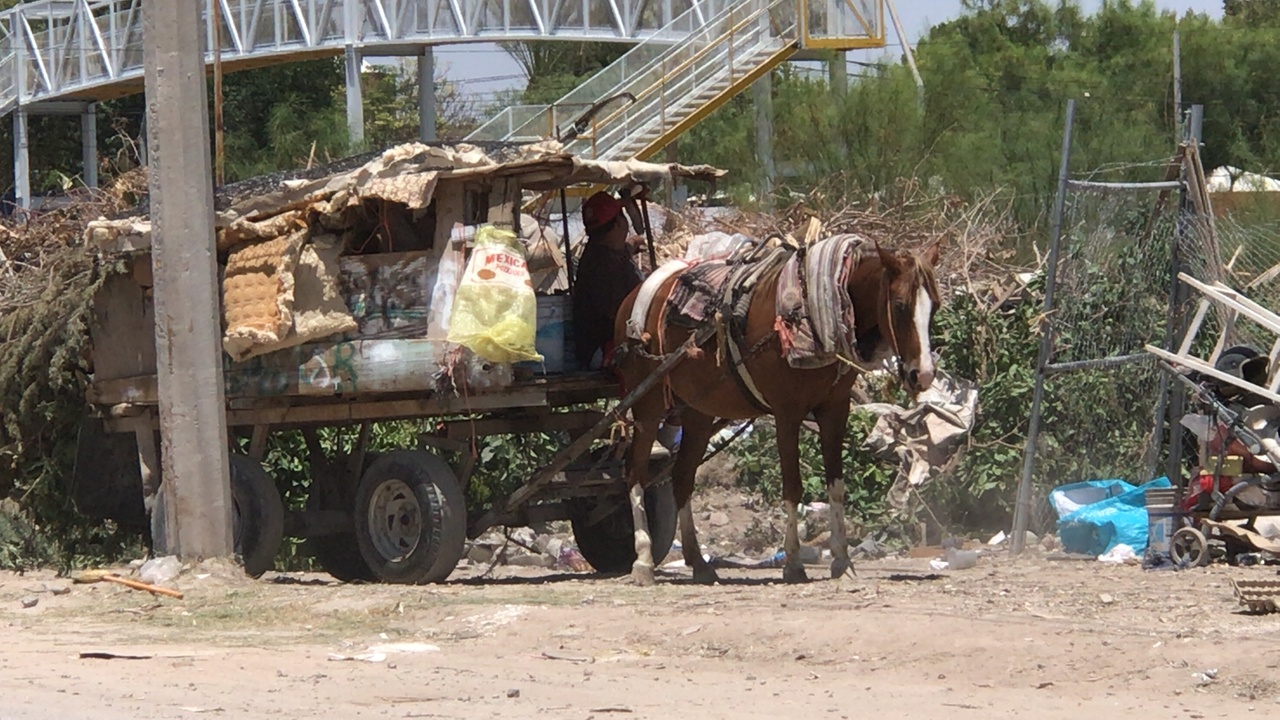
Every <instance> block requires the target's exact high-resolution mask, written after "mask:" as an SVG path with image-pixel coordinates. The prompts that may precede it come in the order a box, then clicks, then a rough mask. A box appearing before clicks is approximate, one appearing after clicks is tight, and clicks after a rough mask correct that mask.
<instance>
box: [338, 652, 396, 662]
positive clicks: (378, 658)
mask: <svg viewBox="0 0 1280 720" xmlns="http://www.w3.org/2000/svg"><path fill="white" fill-rule="evenodd" d="M329 659H330V660H359V661H360V662H371V663H380V662H383V661H385V660H386V659H387V654H386V653H373V652H366V653H358V654H356V655H342V654H340V653H329Z"/></svg>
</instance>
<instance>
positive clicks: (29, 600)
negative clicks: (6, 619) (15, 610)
mask: <svg viewBox="0 0 1280 720" xmlns="http://www.w3.org/2000/svg"><path fill="white" fill-rule="evenodd" d="M39 604H40V598H38V597H36V596H35V595H28V596H26V597H24V598H22V609H24V610H29V609H31V608H33V607H35V606H36V605H39Z"/></svg>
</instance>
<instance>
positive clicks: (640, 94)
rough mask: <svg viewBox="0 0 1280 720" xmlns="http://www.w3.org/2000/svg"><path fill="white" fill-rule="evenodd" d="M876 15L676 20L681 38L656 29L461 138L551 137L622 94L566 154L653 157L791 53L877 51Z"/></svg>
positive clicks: (748, 12) (749, 8)
mask: <svg viewBox="0 0 1280 720" xmlns="http://www.w3.org/2000/svg"><path fill="white" fill-rule="evenodd" d="M883 6H884V3H883V0H738V1H737V2H728V3H725V4H724V7H723V8H722V10H721V12H720V13H719V14H717V15H716V16H715V17H713V18H710V19H702V20H701V22H700V23H699V25H698V26H696V27H695V26H693V25H692V24H691V23H690V18H689V17H686V16H681V17H678V18H676V19H675V20H674V21H673V24H678V25H677V27H675V28H673V29H672V34H679V35H683V36H684V39H683V40H681V41H680V42H678V43H676V44H674V45H669V46H667V47H661V46H660V45H659V42H658V40H657V38H658V37H660V36H663V35H664V31H665V29H664V31H659V32H658V33H655V36H654V38H653V39H651V40H650V41H646V42H643V43H641V44H639V45H637V46H636V47H634V48H632V50H631V51H629V52H628V53H626V54H625V55H624V56H623V57H622V58H620V59H619V60H618V61H617V62H615V63H614V64H612V65H610V66H609V67H607V68H605V69H604V70H602V71H600V72H599V73H598V74H596V75H595V76H593V77H591V78H590V79H588V80H587V81H586V82H585V83H583V85H581V86H579V87H578V88H575V89H574V90H573V91H572V92H570V93H569V94H567V95H565V96H564V97H563V98H561V99H560V100H558V101H556V102H555V103H553V104H552V105H545V106H530V105H517V106H513V107H509V108H505V109H504V110H502V111H501V112H499V113H498V114H497V115H496V116H494V117H493V118H492V119H491V120H489V121H488V122H486V123H485V124H484V125H482V126H481V127H480V128H478V129H477V130H476V131H475V132H473V133H472V134H471V135H470V136H469V137H468V139H469V140H473V141H479V140H506V141H510V142H533V141H536V140H541V139H544V138H550V137H558V136H559V135H560V133H563V132H564V131H565V130H566V128H567V127H568V126H569V125H570V124H571V123H572V122H573V121H574V120H576V119H577V118H578V117H580V116H581V115H582V113H583V112H584V111H585V110H586V109H587V108H590V107H592V106H594V105H595V104H596V103H598V102H599V101H600V100H601V99H603V98H610V97H616V96H619V95H622V94H624V93H625V94H629V95H631V96H633V97H634V98H635V99H634V102H632V103H631V104H629V105H625V106H618V105H613V104H611V105H610V106H609V107H608V108H605V109H604V110H602V111H601V112H599V113H598V114H597V116H596V117H595V118H593V119H592V120H591V122H590V124H589V129H588V130H587V131H586V132H583V133H580V134H579V135H578V136H577V137H576V138H574V139H573V141H572V142H569V143H568V148H567V149H569V150H570V151H572V152H575V153H580V154H582V155H585V156H588V157H595V158H600V159H615V158H623V157H627V158H630V157H636V156H637V155H640V154H645V153H648V152H652V151H656V150H657V149H658V148H659V147H660V145H661V144H663V143H665V140H666V139H667V137H668V136H670V135H675V134H678V133H679V131H680V130H682V129H683V127H684V126H685V125H687V124H688V123H689V121H690V119H691V118H693V119H696V118H697V117H700V116H701V115H703V114H705V113H706V112H709V111H710V110H711V109H714V107H715V106H717V105H718V104H719V103H720V102H722V101H723V100H724V99H726V98H727V97H728V96H730V95H732V94H733V92H732V91H735V90H740V89H741V87H739V86H740V85H742V84H743V83H745V82H748V81H753V80H754V79H756V77H758V76H759V75H761V74H763V72H766V71H767V70H768V69H770V68H772V67H773V66H774V65H776V64H777V63H778V62H780V61H781V60H783V59H785V57H786V56H788V55H790V54H791V53H793V52H794V51H795V50H797V49H799V48H801V47H804V46H806V45H812V46H816V47H832V48H852V47H882V46H883V45H884V22H883V16H884V13H883ZM619 105H621V104H620V103H619Z"/></svg>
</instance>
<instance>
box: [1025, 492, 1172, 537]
mask: <svg viewBox="0 0 1280 720" xmlns="http://www.w3.org/2000/svg"><path fill="white" fill-rule="evenodd" d="M1167 487H1170V484H1169V479H1168V478H1164V477H1162V478H1156V479H1155V480H1152V481H1151V482H1148V483H1145V484H1143V485H1139V486H1134V485H1131V484H1129V483H1127V482H1125V481H1123V480H1090V481H1088V482H1080V483H1072V484H1070V485H1063V486H1061V487H1059V488H1055V489H1054V490H1053V492H1051V493H1049V501H1050V503H1052V505H1053V507H1054V509H1055V510H1057V511H1058V537H1059V538H1061V540H1062V547H1063V549H1065V550H1066V551H1067V552H1073V553H1082V554H1086V555H1102V554H1103V553H1105V552H1107V551H1109V550H1111V549H1112V548H1114V547H1115V546H1117V545H1120V544H1124V545H1128V546H1129V547H1131V548H1133V551H1134V552H1135V553H1137V554H1138V555H1139V556H1141V555H1142V554H1143V553H1145V552H1146V550H1147V488H1167Z"/></svg>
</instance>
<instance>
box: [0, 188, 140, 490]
mask: <svg viewBox="0 0 1280 720" xmlns="http://www.w3.org/2000/svg"><path fill="white" fill-rule="evenodd" d="M139 177H142V180H141V182H145V175H141V174H140V173H132V174H126V175H125V176H122V177H121V178H120V179H119V181H118V182H116V183H114V184H113V185H112V186H111V188H109V189H107V190H103V191H90V190H85V191H81V192H79V193H78V194H77V197H75V198H73V199H72V201H71V202H69V203H67V204H66V205H65V206H63V207H59V208H55V209H50V210H46V211H41V212H36V213H32V214H31V215H30V216H29V217H28V218H27V219H26V222H19V221H17V220H16V219H9V220H6V221H4V222H3V223H0V495H3V494H4V493H5V491H6V490H8V489H9V486H11V484H12V483H13V482H15V480H16V476H18V475H20V474H22V475H24V476H26V477H28V478H29V474H23V473H19V470H18V469H19V467H20V466H21V465H23V464H24V463H26V462H30V461H34V460H35V459H36V458H37V457H42V456H47V454H48V453H49V451H50V450H51V449H52V446H53V445H55V444H56V443H57V442H58V439H59V438H60V437H62V433H65V432H67V429H68V424H69V423H74V422H78V420H79V417H80V416H81V415H83V392H82V390H83V382H84V379H85V372H86V367H85V366H86V361H85V356H86V355H87V353H86V352H85V350H86V347H87V343H88V319H89V312H90V310H91V308H92V299H93V295H94V293H95V292H96V291H97V288H98V287H99V286H100V285H101V283H102V281H103V279H104V278H105V277H106V276H107V273H108V272H109V271H110V270H111V267H113V266H110V265H109V264H108V263H104V262H103V261H102V260H101V259H100V258H99V257H98V256H97V254H96V253H95V252H93V251H92V250H91V249H89V248H86V247H85V244H84V231H85V227H86V226H87V224H88V223H89V222H90V221H92V220H95V219H97V218H99V217H102V216H104V215H108V214H111V213H113V212H117V211H119V210H120V209H122V208H123V207H124V206H126V205H127V204H129V203H131V202H132V201H133V197H134V196H135V192H136V190H137V189H138V184H139V182H140V180H139ZM71 436H72V437H74V432H72V434H71ZM40 467H44V465H43V464H41V465H40ZM50 469H52V468H50ZM39 472H44V470H41V471H39Z"/></svg>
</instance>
